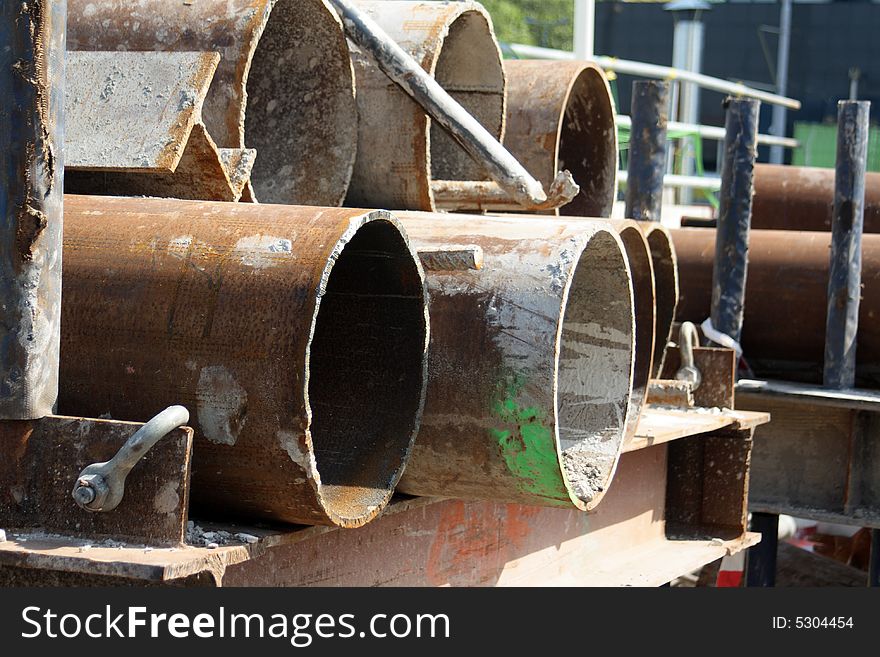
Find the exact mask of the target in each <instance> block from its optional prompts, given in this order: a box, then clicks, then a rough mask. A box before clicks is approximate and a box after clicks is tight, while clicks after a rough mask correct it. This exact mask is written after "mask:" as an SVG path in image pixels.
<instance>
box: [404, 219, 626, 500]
mask: <svg viewBox="0 0 880 657" xmlns="http://www.w3.org/2000/svg"><path fill="white" fill-rule="evenodd" d="M400 216H401V221H402V222H403V225H404V227H405V228H406V229H407V232H408V233H409V234H410V236H411V238H412V240H413V244H414V245H415V246H416V248H419V249H430V250H436V249H438V248H442V247H444V246H451V247H452V248H454V249H460V245H462V244H470V245H474V246H477V247H480V249H481V250H482V253H483V267H482V268H481V269H479V270H475V269H470V268H458V267H456V268H454V269H447V270H443V269H434V270H431V271H429V272H428V289H429V292H430V297H431V336H432V337H431V347H430V350H429V354H430V355H429V365H428V377H429V380H428V392H427V398H426V401H425V414H424V417H423V420H422V424H421V427H420V429H419V434H418V437H417V438H416V444H415V446H414V448H413V455H412V458H411V460H410V462H409V465H407V469H406V472H405V473H404V477H403V479H402V480H401V483H400V485H399V486H398V489H399V490H401V491H403V492H405V493H410V494H414V495H430V496H441V497H461V498H465V499H492V500H499V501H506V502H519V503H524V504H535V505H543V506H557V507H567V508H572V507H575V508H578V509H592V508H594V507H595V506H596V505H597V504H598V503H599V502H600V500H601V499H602V496H603V495H604V493H605V491H606V490H607V489H608V485H609V482H610V481H611V478H612V476H613V474H614V469H615V467H616V464H617V460H618V457H619V455H620V451H621V448H622V445H623V442H624V439H625V434H626V427H627V424H628V423H627V420H628V417H629V414H630V413H631V411H632V409H631V406H630V395H631V393H632V385H633V361H634V347H635V345H634V332H635V326H634V323H635V320H634V311H633V287H632V279H631V276H630V269H629V265H628V264H627V259H626V255H625V253H624V246H623V243H622V242H621V240H620V237H619V236H618V235H617V232H616V231H615V230H614V229H613V228H611V227H610V226H609V225H608V224H606V223H604V222H588V221H584V222H577V223H566V222H557V221H554V220H552V219H546V220H542V221H535V220H534V218H530V219H520V218H487V217H479V216H468V215H448V216H438V215H434V214H429V213H416V212H404V213H400Z"/></svg>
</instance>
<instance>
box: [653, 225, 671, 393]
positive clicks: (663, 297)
mask: <svg viewBox="0 0 880 657" xmlns="http://www.w3.org/2000/svg"><path fill="white" fill-rule="evenodd" d="M648 246H649V247H650V248H651V260H652V262H653V265H654V281H655V287H656V295H657V326H656V335H655V338H654V352H655V354H656V355H655V357H654V365H653V373H652V376H655V377H658V376H660V372H661V370H662V369H663V360H664V358H665V354H666V345H667V344H668V343H669V340H670V339H671V337H672V323H673V322H674V321H675V307H676V306H677V305H678V273H677V271H676V267H677V266H676V263H675V254H674V253H673V250H672V243H671V242H670V241H669V235H668V234H666V233H665V232H664V231H662V230H652V231H651V232H650V233H649V234H648Z"/></svg>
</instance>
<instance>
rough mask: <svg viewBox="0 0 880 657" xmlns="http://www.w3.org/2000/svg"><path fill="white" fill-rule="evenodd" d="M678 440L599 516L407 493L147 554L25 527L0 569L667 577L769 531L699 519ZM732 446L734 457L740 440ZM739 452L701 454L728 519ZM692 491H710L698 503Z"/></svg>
mask: <svg viewBox="0 0 880 657" xmlns="http://www.w3.org/2000/svg"><path fill="white" fill-rule="evenodd" d="M679 413H684V414H685V415H687V416H688V417H689V418H690V420H691V422H689V423H687V426H686V427H685V430H684V431H683V432H682V433H680V434H679V435H677V436H675V437H674V438H671V439H670V440H679V439H682V438H684V439H685V440H688V438H687V436H693V440H694V442H698V441H702V440H704V439H706V438H707V436H706V435H705V434H706V432H715V431H716V430H717V429H718V428H719V427H720V426H722V425H719V424H718V423H717V422H716V418H715V417H714V416H709V415H706V414H705V413H699V412H693V411H691V412H684V411H679ZM738 415H743V414H738ZM744 415H748V414H744ZM753 415H760V414H753ZM758 420H759V421H757V423H760V422H761V421H766V418H763V419H760V418H758ZM728 421H729V420H728ZM738 422H739V424H741V425H742V426H740V429H739V430H737V433H738V435H739V436H743V437H745V438H747V436H748V434H747V433H745V431H746V430H747V429H748V428H751V426H754V424H755V423H756V419H755V418H752V420H751V424H749V426H748V427H747V426H746V425H745V424H743V423H742V422H741V421H738ZM748 422H749V421H748V420H747V421H746V423H747V424H748ZM663 426H664V423H663V422H660V423H659V425H658V426H657V427H646V432H647V433H650V434H652V435H653V434H657V433H658V432H662V431H663ZM731 427H732V428H735V427H733V425H731ZM716 435H717V434H716ZM724 435H727V436H731V435H732V434H730V433H729V432H728V433H726V434H724ZM669 449H670V446H669V445H666V444H658V445H656V446H654V447H650V446H648V445H642V447H641V448H640V449H637V450H632V451H634V452H635V453H630V454H625V455H624V456H623V457H622V458H621V462H620V465H619V468H618V472H617V474H616V475H615V479H614V485H613V487H612V489H611V490H610V492H609V494H608V496H607V499H606V500H605V501H604V502H603V504H602V505H601V506H600V507H599V508H598V509H597V510H596V513H595V514H593V515H591V516H589V517H587V516H585V515H584V514H581V513H580V512H578V511H576V510H574V509H552V508H541V507H529V506H522V505H517V504H501V503H493V502H486V501H477V502H463V501H457V500H432V499H429V498H411V499H397V500H396V501H393V502H392V503H391V504H390V505H389V507H388V508H387V509H386V511H385V513H383V515H382V517H381V518H378V519H377V520H376V521H375V522H373V523H371V524H370V525H369V526H367V527H365V528H363V529H361V530H359V531H357V532H341V531H339V530H338V529H336V528H332V527H308V528H298V529H293V530H290V531H283V530H282V531H279V530H277V529H276V530H271V529H259V528H248V527H246V526H245V527H242V526H229V525H223V526H219V525H218V526H216V527H214V526H212V529H226V530H228V531H230V532H238V531H246V532H248V533H250V534H253V535H254V536H257V537H258V541H257V542H256V543H253V544H247V545H230V546H221V547H220V548H218V549H216V550H207V549H205V548H195V547H185V548H180V549H177V550H175V551H173V552H172V551H170V550H163V549H156V550H153V551H150V552H145V551H144V550H143V549H142V548H138V547H136V546H123V547H121V548H113V549H106V548H102V547H100V546H94V548H93V549H91V550H89V551H87V552H85V553H83V552H81V551H80V550H79V547H80V546H81V545H82V542H81V541H76V540H70V539H62V538H57V537H56V538H48V537H29V536H26V537H24V538H26V539H27V541H26V542H22V541H21V540H20V538H19V537H13V538H11V539H10V540H9V541H7V542H6V543H4V544H0V579H2V578H4V577H6V578H7V579H6V580H4V581H10V580H11V581H18V582H19V583H21V582H23V581H27V582H28V583H35V584H40V583H42V584H46V583H53V584H64V585H70V584H80V585H82V584H86V585H90V586H95V585H106V584H119V583H126V584H135V583H138V582H139V583H140V584H142V585H166V586H168V585H170V586H189V585H198V584H210V585H221V584H222V585H224V586H242V585H250V586H257V585H276V586H277V585H284V586H295V585H311V586H316V585H319V586H333V585H344V586H355V585H363V586H407V585H410V586H413V585H422V586H425V585H429V586H437V585H450V584H451V585H458V586H464V585H471V586H473V585H498V586H506V585H541V586H546V585H548V584H555V585H559V584H567V585H617V586H620V585H658V584H662V583H665V582H667V581H669V580H671V579H672V578H674V577H677V576H679V575H682V574H684V573H687V572H691V571H693V570H695V569H697V568H699V567H700V566H702V565H704V564H706V563H709V562H711V561H714V560H716V559H719V558H720V557H722V556H725V555H728V554H732V553H735V552H738V551H739V550H741V549H743V548H745V547H748V546H749V545H752V544H754V543H755V542H756V541H757V540H758V538H759V537H758V536H757V535H755V534H746V533H743V534H741V535H740V536H737V537H735V538H733V539H731V540H728V541H720V540H718V536H717V534H716V533H715V530H716V526H706V525H701V524H700V519H701V516H702V514H701V513H699V509H700V508H701V507H702V506H703V504H704V498H703V496H702V491H703V490H704V487H703V486H694V485H689V482H688V481H687V480H681V481H675V480H672V479H670V477H669V472H668V468H667V453H668V451H669ZM727 453H728V454H731V455H733V456H736V455H737V452H736V451H733V450H728V452H727ZM739 454H740V459H739V460H738V461H736V460H733V461H728V462H724V463H722V464H721V466H722V467H721V469H720V470H721V471H720V472H718V468H717V466H715V464H713V463H712V462H711V461H707V460H706V459H702V460H701V461H699V462H698V465H700V464H701V465H702V466H703V467H704V468H707V467H711V468H712V472H705V473H703V474H700V473H699V468H696V469H694V471H693V473H692V474H693V475H694V476H696V477H697V480H698V481H700V482H701V483H702V482H703V481H704V477H708V478H710V479H714V481H720V482H727V483H729V484H730V487H729V488H727V487H725V489H724V490H723V491H722V493H723V498H722V499H724V500H726V501H728V502H732V503H733V504H738V505H739V508H736V507H733V508H727V509H726V510H725V511H724V513H723V516H724V517H726V518H727V519H728V520H729V519H730V518H734V519H738V518H741V517H742V506H743V500H742V497H741V496H738V495H736V494H735V493H736V491H737V490H740V491H741V490H742V487H743V481H742V479H741V478H740V479H739V480H737V477H736V473H737V472H739V473H740V474H741V473H742V468H743V467H744V463H743V460H742V458H741V456H742V450H740V451H739ZM725 473H727V475H725ZM731 474H732V475H733V476H729V475H731ZM682 486H684V488H682ZM670 488H672V489H676V488H677V489H679V490H678V493H677V495H676V499H677V500H679V501H680V502H681V503H682V507H680V508H681V509H682V512H686V511H692V510H694V509H697V510H698V512H697V513H696V514H694V515H692V522H695V523H696V524H686V525H685V526H684V527H683V528H682V527H679V529H680V530H682V531H683V533H685V535H686V536H685V540H681V539H682V536H681V535H679V536H673V537H670V536H668V531H667V526H666V519H667V517H668V516H675V515H676V514H678V515H682V512H680V511H679V510H678V509H676V508H675V507H669V506H667V501H666V491H668V490H670ZM688 493H690V494H691V495H694V494H696V493H700V496H699V498H696V499H695V498H693V497H689V496H688ZM730 493H734V494H730ZM716 509H717V507H716ZM708 510H709V509H708V508H707V511H708ZM729 530H730V525H728V531H729ZM731 533H732V532H731ZM710 537H711V539H712V540H710ZM670 538H673V539H674V540H670ZM551 548H552V549H551ZM10 570H12V571H14V572H12V574H10ZM13 578H17V579H13ZM21 578H27V579H21Z"/></svg>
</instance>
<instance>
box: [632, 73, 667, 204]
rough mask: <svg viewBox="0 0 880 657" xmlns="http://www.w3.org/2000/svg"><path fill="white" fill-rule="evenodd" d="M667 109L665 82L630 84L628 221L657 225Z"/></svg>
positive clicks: (660, 200)
mask: <svg viewBox="0 0 880 657" xmlns="http://www.w3.org/2000/svg"><path fill="white" fill-rule="evenodd" d="M668 108H669V83H668V82H664V81H661V80H636V81H635V82H633V91H632V106H631V112H630V113H631V115H632V125H631V128H630V137H629V160H628V164H627V179H626V216H627V217H628V218H630V219H638V220H640V221H660V213H661V210H662V209H663V175H664V174H665V172H666V124H667V121H668V118H669V110H668Z"/></svg>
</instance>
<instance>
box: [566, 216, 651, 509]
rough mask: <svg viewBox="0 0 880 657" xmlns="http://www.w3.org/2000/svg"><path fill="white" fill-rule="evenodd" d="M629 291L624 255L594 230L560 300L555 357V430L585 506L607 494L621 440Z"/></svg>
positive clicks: (629, 360)
mask: <svg viewBox="0 0 880 657" xmlns="http://www.w3.org/2000/svg"><path fill="white" fill-rule="evenodd" d="M633 324H634V322H633V292H632V285H631V282H630V274H629V267H628V266H627V263H626V259H625V255H624V254H623V252H622V251H621V249H620V247H619V245H618V243H617V242H616V241H615V239H614V237H613V236H612V235H611V234H610V233H607V232H604V231H600V232H598V233H596V235H595V236H593V238H592V239H591V240H590V241H589V243H588V244H587V246H586V248H585V249H584V251H583V252H582V253H581V256H580V258H579V260H578V264H577V267H576V269H575V272H574V275H573V276H572V278H571V280H570V283H569V289H568V292H567V296H566V299H565V313H564V316H563V322H562V326H561V341H560V349H559V356H558V360H557V409H556V415H557V427H558V436H559V451H560V455H561V460H562V465H563V478H564V479H565V482H566V486H567V487H568V490H569V493H570V494H571V495H573V496H574V497H573V498H572V499H573V501H574V498H575V497H576V498H577V500H580V502H581V503H582V504H583V505H585V507H586V508H587V509H591V508H593V507H595V506H596V504H598V503H599V500H600V499H601V497H602V495H603V494H604V492H605V491H606V490H607V489H608V485H609V483H610V481H611V477H612V476H613V475H614V470H615V468H616V466H617V460H618V458H619V456H620V452H621V448H622V446H623V441H624V438H625V428H626V423H627V416H628V413H629V400H630V395H631V393H632V381H633V359H634V353H633V351H634V325H633Z"/></svg>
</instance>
